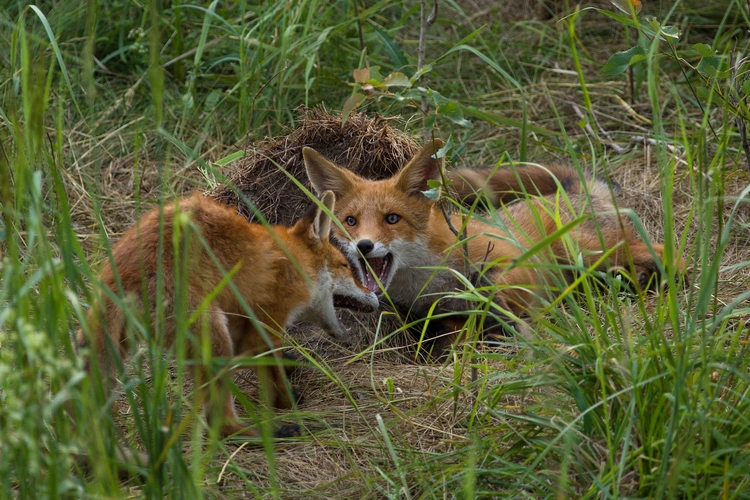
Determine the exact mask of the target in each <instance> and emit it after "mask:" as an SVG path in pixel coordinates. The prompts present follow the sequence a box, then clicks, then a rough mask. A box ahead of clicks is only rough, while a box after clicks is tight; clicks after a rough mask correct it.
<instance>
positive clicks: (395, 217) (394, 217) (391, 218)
mask: <svg viewBox="0 0 750 500" xmlns="http://www.w3.org/2000/svg"><path fill="white" fill-rule="evenodd" d="M400 220H401V216H400V215H399V214H388V215H386V216H385V221H386V222H387V223H388V224H395V223H397V222H398V221H400Z"/></svg>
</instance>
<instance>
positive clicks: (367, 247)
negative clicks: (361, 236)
mask: <svg viewBox="0 0 750 500" xmlns="http://www.w3.org/2000/svg"><path fill="white" fill-rule="evenodd" d="M373 248H375V244H374V243H373V242H372V241H370V240H359V241H358V242H357V250H359V251H360V253H361V254H362V255H367V254H368V253H370V252H371V251H372V249H373Z"/></svg>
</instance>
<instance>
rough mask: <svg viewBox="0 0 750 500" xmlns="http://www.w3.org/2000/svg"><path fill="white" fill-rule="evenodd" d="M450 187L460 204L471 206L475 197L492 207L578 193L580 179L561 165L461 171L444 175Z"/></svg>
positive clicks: (572, 170)
mask: <svg viewBox="0 0 750 500" xmlns="http://www.w3.org/2000/svg"><path fill="white" fill-rule="evenodd" d="M448 178H449V179H450V180H451V181H452V187H453V188H454V190H455V193H456V195H457V197H458V199H459V200H460V201H462V202H463V203H466V204H472V203H474V202H475V201H476V198H477V195H480V196H484V197H485V199H486V200H488V201H489V202H490V203H492V205H494V206H499V205H501V204H503V203H507V202H510V201H513V200H515V199H518V198H522V197H525V196H528V195H532V196H546V195H549V194H553V193H555V192H557V190H558V186H560V187H562V189H564V190H565V191H568V192H573V191H575V190H577V189H578V186H579V184H580V177H579V175H578V172H577V171H576V170H575V169H572V168H570V167H565V166H562V165H552V166H549V167H541V166H538V165H520V166H515V167H501V168H498V169H493V168H477V169H468V168H462V169H457V170H453V171H451V172H448Z"/></svg>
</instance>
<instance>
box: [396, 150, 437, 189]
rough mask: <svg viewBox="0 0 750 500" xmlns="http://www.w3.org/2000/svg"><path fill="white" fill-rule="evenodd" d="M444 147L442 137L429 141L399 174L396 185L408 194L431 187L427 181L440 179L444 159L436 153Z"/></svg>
mask: <svg viewBox="0 0 750 500" xmlns="http://www.w3.org/2000/svg"><path fill="white" fill-rule="evenodd" d="M442 147H443V141H441V140H440V139H434V140H432V141H430V142H428V143H427V144H426V145H425V147H424V148H422V151H420V152H419V153H417V155H416V156H415V157H414V158H412V159H411V161H410V162H409V163H407V164H406V166H405V167H404V168H402V169H401V171H400V172H399V173H398V174H397V176H396V187H398V188H399V189H400V190H401V191H403V192H404V193H406V194H408V195H417V194H420V193H421V192H423V191H427V190H428V189H429V187H428V185H427V181H431V180H437V181H439V180H440V169H441V168H442V163H443V161H442V159H437V158H435V154H436V153H437V152H438V150H439V149H440V148H442Z"/></svg>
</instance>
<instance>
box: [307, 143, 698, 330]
mask: <svg viewBox="0 0 750 500" xmlns="http://www.w3.org/2000/svg"><path fill="white" fill-rule="evenodd" d="M440 147H442V142H441V141H439V140H435V141H433V142H430V143H429V144H427V146H426V147H425V148H424V149H423V150H422V151H421V152H420V153H418V154H417V155H416V156H415V157H414V158H413V159H412V160H411V161H410V162H409V163H408V164H407V165H406V166H405V167H404V168H403V169H402V170H401V171H400V172H398V173H397V174H396V175H394V176H393V177H391V178H389V179H385V180H378V181H375V180H368V179H364V178H361V177H359V176H357V175H355V174H354V173H352V172H351V171H349V170H345V169H342V168H340V167H337V166H336V165H334V164H332V163H331V162H329V161H327V160H325V159H324V158H322V157H321V156H320V155H318V154H317V153H316V152H314V151H313V150H311V149H305V150H304V151H303V152H304V158H305V163H306V168H307V174H308V177H309V178H310V181H311V182H312V185H313V186H314V188H315V189H316V190H317V191H318V192H321V191H323V190H329V189H330V190H332V191H333V192H334V193H335V194H336V198H337V205H336V211H335V214H336V216H337V217H338V218H339V220H340V221H341V222H342V224H343V225H344V227H345V229H346V230H347V232H348V234H345V233H344V232H342V231H340V230H338V229H335V230H334V233H333V235H334V238H336V239H337V240H338V241H339V243H340V244H341V245H342V247H343V248H344V251H345V252H346V253H347V254H348V255H349V256H350V259H351V260H355V259H358V260H359V262H360V265H361V267H362V268H363V274H364V282H365V284H366V285H367V286H368V288H369V289H371V290H377V289H378V288H379V287H378V286H377V283H376V281H379V282H380V283H381V284H382V285H383V287H384V288H385V289H386V291H387V292H388V295H389V297H390V298H391V299H392V301H393V302H394V304H395V305H396V307H397V308H398V309H399V310H401V311H403V312H405V313H408V314H410V315H411V316H412V317H416V318H424V317H426V316H427V315H428V314H429V313H430V310H431V307H432V306H433V304H434V303H435V301H436V300H438V299H439V300H440V301H439V303H438V306H437V308H436V309H435V310H434V311H433V313H434V312H446V311H464V310H467V309H470V308H471V306H470V305H468V304H466V302H465V301H462V300H458V299H455V298H452V293H451V292H454V291H456V290H459V289H462V285H461V283H460V282H459V281H458V280H457V279H456V278H455V275H454V273H452V272H450V271H448V270H443V271H437V272H436V271H435V270H433V269H425V267H428V268H429V267H435V266H444V267H448V268H450V269H453V270H456V271H458V272H460V273H465V271H466V270H467V269H468V270H469V271H470V276H468V277H470V278H472V279H473V280H477V279H480V275H481V279H480V281H481V282H482V283H483V284H486V283H492V284H494V285H497V286H496V287H495V288H496V290H497V294H496V296H495V299H494V300H495V302H496V303H497V304H498V305H499V306H500V309H503V310H506V311H507V310H509V311H511V312H512V313H514V314H515V315H523V314H525V313H527V312H528V310H529V309H530V308H533V307H534V306H535V305H536V304H537V303H538V300H539V298H540V297H544V296H545V295H548V294H550V293H552V292H551V290H552V288H554V283H553V281H554V280H553V273H552V272H551V271H550V267H549V266H550V265H571V264H577V263H578V261H579V259H580V260H582V263H583V264H584V265H585V266H593V265H595V263H596V262H597V261H598V260H599V259H600V258H601V256H602V254H603V252H607V251H610V250H611V251H612V253H611V255H610V256H609V258H608V259H607V260H606V261H605V262H604V263H603V264H602V265H599V266H598V267H599V269H601V270H606V269H612V268H621V269H624V270H626V271H628V272H631V273H633V275H634V276H635V279H636V280H637V281H638V282H639V283H640V284H641V286H646V285H647V284H649V283H652V282H653V281H652V276H654V275H655V274H657V273H658V270H659V266H658V264H657V261H656V260H655V259H654V255H652V252H651V251H650V250H649V248H648V246H647V245H646V244H645V243H644V242H643V241H642V240H641V239H640V238H639V237H638V236H637V234H636V232H635V230H634V229H633V226H632V224H631V222H630V221H629V220H628V219H627V217H624V216H621V215H620V214H618V212H617V211H616V210H615V206H614V204H613V202H612V197H611V190H610V189H609V187H608V186H607V185H606V183H604V182H602V181H599V180H596V179H583V180H582V179H581V178H580V177H579V174H578V173H577V172H576V171H575V170H573V169H571V168H567V167H562V166H553V167H550V168H544V167H538V166H524V167H519V168H516V169H500V170H498V171H497V172H496V173H495V174H494V175H491V173H492V172H491V171H490V170H489V169H483V170H478V171H475V170H459V171H454V172H451V173H449V174H448V175H449V177H450V178H451V180H452V181H453V185H454V187H455V188H456V190H457V192H458V195H459V199H463V200H465V201H472V200H473V199H475V198H476V196H477V193H484V194H487V195H488V198H489V200H490V201H491V202H492V203H494V204H496V205H499V207H500V208H499V210H498V212H497V214H496V216H497V218H498V219H499V221H500V224H498V225H495V224H493V225H490V224H486V223H484V222H482V221H481V220H480V219H479V218H478V217H472V218H470V219H469V220H468V221H467V222H466V226H465V231H466V237H467V240H466V241H467V244H466V246H467V247H468V261H467V259H466V255H465V253H464V250H463V249H464V245H456V241H457V238H456V236H455V234H454V233H453V231H452V230H451V228H450V226H449V225H448V224H447V223H446V220H445V215H444V214H443V211H442V209H441V207H440V205H439V203H438V202H436V201H435V200H432V199H429V198H428V197H427V196H425V195H424V194H423V192H425V191H427V190H428V181H430V180H440V177H441V176H440V172H441V162H440V161H439V160H436V159H435V158H434V154H435V152H436V151H437V150H438V149H439V148H440ZM561 188H562V191H564V196H560V194H561V193H560V189H561ZM519 198H521V199H520V200H519V201H516V202H515V203H511V204H506V203H508V202H509V201H511V200H516V199H519ZM579 218H580V219H581V222H580V223H578V224H577V225H575V226H574V227H572V228H571V229H570V231H568V232H567V234H565V235H560V236H559V237H558V238H557V239H553V240H552V241H551V242H550V243H549V245H547V246H546V247H545V248H543V249H542V250H541V251H540V252H538V253H537V254H536V255H535V256H534V257H533V258H532V259H530V260H529V261H527V262H524V263H523V264H519V265H511V264H514V263H517V262H519V259H521V260H522V259H523V258H524V254H525V253H526V252H527V250H528V249H530V248H532V247H533V246H534V245H537V244H538V243H539V242H541V241H543V240H544V239H545V238H547V237H548V236H550V235H552V234H553V233H555V231H558V229H559V228H560V227H561V226H564V225H566V224H568V223H571V222H575V221H577V220H578V219H579ZM450 220H451V223H452V225H453V226H454V227H455V228H456V229H460V228H461V226H462V222H463V219H462V216H461V215H459V214H452V215H450ZM566 241H567V242H568V244H566ZM570 243H572V244H570ZM571 248H573V249H575V250H574V251H575V253H574V254H571ZM652 248H653V251H654V254H655V256H656V257H657V258H658V259H659V260H661V259H662V257H663V247H662V245H658V244H655V245H653V246H652ZM676 266H677V269H678V270H682V268H683V266H684V263H683V261H682V260H680V261H679V262H677V263H676ZM370 269H371V270H372V272H370ZM480 270H481V272H480ZM374 275H375V276H377V280H376V279H375V277H374Z"/></svg>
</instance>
